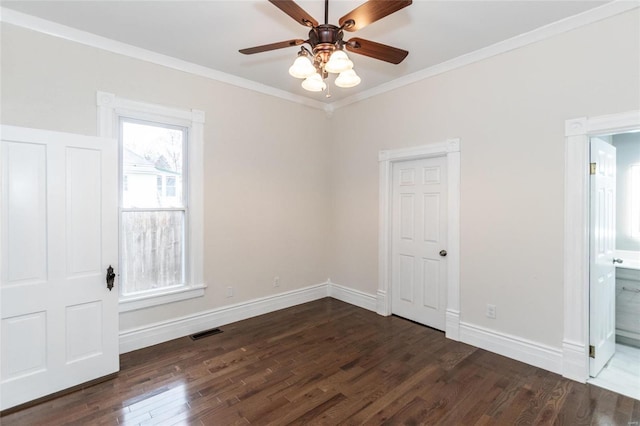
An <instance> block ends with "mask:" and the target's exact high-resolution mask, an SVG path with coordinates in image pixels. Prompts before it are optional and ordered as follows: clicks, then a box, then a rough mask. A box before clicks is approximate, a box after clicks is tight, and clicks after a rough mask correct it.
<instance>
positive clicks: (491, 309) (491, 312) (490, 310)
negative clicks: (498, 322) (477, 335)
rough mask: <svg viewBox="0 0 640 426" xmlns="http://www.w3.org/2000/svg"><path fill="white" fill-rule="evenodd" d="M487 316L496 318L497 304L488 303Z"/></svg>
mask: <svg viewBox="0 0 640 426" xmlns="http://www.w3.org/2000/svg"><path fill="white" fill-rule="evenodd" d="M487 318H493V319H495V318H496V305H491V304H489V303H487Z"/></svg>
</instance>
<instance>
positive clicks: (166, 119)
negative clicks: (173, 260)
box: [96, 91, 207, 312]
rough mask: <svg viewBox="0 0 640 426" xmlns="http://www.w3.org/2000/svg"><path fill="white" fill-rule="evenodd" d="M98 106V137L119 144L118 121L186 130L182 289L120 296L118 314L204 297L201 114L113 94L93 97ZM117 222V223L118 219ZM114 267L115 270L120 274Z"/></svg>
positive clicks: (202, 123)
mask: <svg viewBox="0 0 640 426" xmlns="http://www.w3.org/2000/svg"><path fill="white" fill-rule="evenodd" d="M96 104H97V106H98V117H97V118H98V136H102V137H108V138H112V139H116V140H118V137H119V132H120V130H119V126H120V124H119V123H120V118H121V117H124V118H132V119H136V120H143V121H151V122H157V123H165V124H170V125H175V126H180V127H186V128H187V129H188V135H189V140H188V147H187V150H186V151H187V157H188V158H187V170H186V172H187V173H188V174H189V177H188V179H187V188H186V191H187V193H186V194H184V195H185V199H186V200H187V202H188V203H189V213H188V215H189V217H188V218H187V229H186V242H187V247H186V252H187V256H188V258H187V262H186V264H185V268H186V271H185V280H186V282H185V286H180V287H179V288H176V287H169V288H167V289H165V290H159V291H154V292H149V293H146V294H136V295H133V296H126V297H123V296H120V299H119V302H120V303H119V305H120V312H127V311H133V310H138V309H143V308H147V307H151V306H158V305H163V304H166V303H172V302H176V301H180V300H186V299H190V298H194V297H201V296H203V295H204V290H205V288H206V287H207V286H206V284H205V283H204V241H203V234H204V195H203V194H204V193H203V175H204V165H203V161H202V159H203V148H204V122H205V114H204V111H200V110H195V109H192V110H183V109H177V108H170V107H166V106H162V105H156V104H150V103H145V102H138V101H132V100H128V99H123V98H119V97H117V96H116V95H114V94H113V93H107V92H100V91H98V92H97V94H96ZM118 220H119V219H118ZM119 266H120V265H116V270H117V271H119V270H120V269H119Z"/></svg>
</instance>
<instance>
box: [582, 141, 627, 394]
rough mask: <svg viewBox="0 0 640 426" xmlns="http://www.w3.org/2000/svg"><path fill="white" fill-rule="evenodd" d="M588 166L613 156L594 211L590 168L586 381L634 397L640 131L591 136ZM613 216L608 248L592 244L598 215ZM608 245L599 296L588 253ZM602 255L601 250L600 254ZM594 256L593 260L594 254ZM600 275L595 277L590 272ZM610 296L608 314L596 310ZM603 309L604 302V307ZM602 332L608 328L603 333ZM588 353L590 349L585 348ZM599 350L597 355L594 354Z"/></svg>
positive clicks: (594, 172) (595, 198) (593, 177)
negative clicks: (609, 186)
mask: <svg viewBox="0 0 640 426" xmlns="http://www.w3.org/2000/svg"><path fill="white" fill-rule="evenodd" d="M590 144H591V159H590V161H591V164H592V165H593V164H597V166H596V167H599V166H600V165H599V164H598V163H597V162H598V159H597V158H594V152H595V151H599V152H602V151H603V149H604V150H609V151H610V152H613V157H614V159H615V160H614V167H613V168H612V170H613V175H612V177H613V180H614V183H613V185H614V190H613V191H612V200H611V201H612V202H610V203H608V204H610V205H609V206H606V207H603V208H598V205H599V202H598V200H599V199H600V198H601V197H599V196H598V195H596V194H597V193H598V191H595V187H596V186H598V184H597V183H596V182H599V181H600V180H601V178H600V177H598V175H599V174H601V173H598V171H597V170H594V169H595V167H594V168H592V170H591V191H590V192H591V200H590V204H591V214H590V223H591V226H590V234H591V235H590V241H591V247H590V256H591V265H590V268H591V274H590V275H591V277H590V305H589V311H590V321H589V332H590V346H591V347H590V352H592V353H590V358H591V359H590V364H591V365H590V367H591V368H590V379H589V380H588V381H589V383H592V384H594V385H596V386H599V387H604V388H606V389H609V390H613V391H616V392H619V393H622V394H625V395H627V396H630V397H633V398H636V399H640V297H639V296H640V203H639V201H640V200H639V199H640V132H627V133H619V134H612V135H604V136H599V137H597V138H591V141H590ZM609 209H610V210H611V211H612V212H615V216H614V217H613V218H612V219H613V220H612V222H611V228H613V232H612V233H611V235H610V237H608V238H605V240H610V244H606V243H604V244H601V245H598V244H595V246H594V241H596V240H598V238H599V237H598V234H599V233H601V232H600V230H602V229H605V228H607V226H606V225H602V226H599V225H598V224H599V223H600V222H601V219H602V218H601V217H600V216H601V212H605V211H607V210H609ZM607 245H610V246H611V249H610V250H608V253H607V254H605V255H604V257H605V258H606V259H605V260H606V262H604V263H605V265H604V269H606V270H607V271H610V272H608V273H609V275H611V281H612V282H611V283H610V285H611V288H610V289H609V290H608V291H609V293H610V294H609V295H603V294H602V289H603V287H605V285H604V283H605V281H606V280H599V279H596V278H597V277H595V276H594V271H600V270H601V268H602V266H601V265H600V264H599V263H598V262H596V263H595V264H594V254H598V253H600V250H598V246H599V247H605V246H607ZM602 253H604V251H602ZM596 257H597V256H596ZM595 275H600V274H595ZM609 296H610V297H612V298H613V300H612V302H611V303H612V310H611V311H608V310H606V309H604V310H603V309H602V307H603V301H604V300H606V299H607V297H609ZM605 305H606V304H605ZM607 329H608V330H607ZM604 331H609V332H610V333H611V336H610V337H611V338H610V342H608V345H609V346H610V347H609V349H610V353H607V351H606V350H605V347H606V346H607V345H600V344H599V343H601V342H602V341H604V340H605V339H600V338H599V336H604V333H603V332H604ZM591 349H592V350H591ZM601 350H602V352H603V353H602V354H600V353H598V352H600V351H601Z"/></svg>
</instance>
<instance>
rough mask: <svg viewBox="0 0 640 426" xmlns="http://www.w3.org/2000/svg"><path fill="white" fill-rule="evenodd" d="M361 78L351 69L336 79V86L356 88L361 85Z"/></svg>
mask: <svg viewBox="0 0 640 426" xmlns="http://www.w3.org/2000/svg"><path fill="white" fill-rule="evenodd" d="M360 81H362V80H361V79H360V77H359V76H358V74H356V72H355V71H354V70H353V69H349V70H346V71H343V72H341V73H340V75H339V76H338V77H337V78H336V86H338V87H342V88H345V89H348V88H349V87H355V86H357V85H358V84H360Z"/></svg>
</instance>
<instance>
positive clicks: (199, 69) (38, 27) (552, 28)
mask: <svg viewBox="0 0 640 426" xmlns="http://www.w3.org/2000/svg"><path fill="white" fill-rule="evenodd" d="M639 7H640V1H638V0H614V1H612V2H610V3H606V4H604V5H602V6H599V7H596V8H594V9H591V10H587V11H585V12H583V13H580V14H578V15H574V16H570V17H568V18H565V19H562V20H560V21H557V22H553V23H551V24H548V25H545V26H543V27H540V28H537V29H535V30H532V31H529V32H527V33H524V34H521V35H518V36H516V37H512V38H510V39H507V40H504V41H501V42H499V43H495V44H493V45H491V46H487V47H484V48H482V49H479V50H476V51H474V52H471V53H468V54H465V55H462V56H459V57H457V58H454V59H451V60H449V61H446V62H443V63H440V64H438V65H434V66H432V67H429V68H425V69H423V70H420V71H417V72H414V73H412V74H409V75H406V76H404V77H400V78H398V79H395V80H392V81H390V82H388V83H385V84H381V85H379V86H377V87H374V88H372V89H369V90H366V91H363V92H360V93H357V94H355V95H353V96H349V97H347V98H344V99H342V100H339V101H335V102H331V103H325V102H320V101H316V100H314V99H309V98H306V97H304V96H300V95H295V94H293V93H289V92H286V91H284V90H280V89H276V88H274V87H271V86H267V85H265V84H261V83H257V82H255V81H252V80H247V79H244V78H241V77H237V76H234V75H231V74H227V73H224V72H221V71H218V70H214V69H212V68H207V67H204V66H202V65H197V64H194V63H192V62H188V61H184V60H182V59H177V58H174V57H171V56H167V55H163V54H160V53H156V52H153V51H150V50H147V49H142V48H140V47H136V46H132V45H130V44H126V43H122V42H119V41H115V40H112V39H109V38H106V37H102V36H98V35H95V34H91V33H89V32H86V31H81V30H78V29H75V28H71V27H68V26H66V25H61V24H58V23H55V22H51V21H47V20H45V19H41V18H37V17H35V16H31V15H27V14H25V13H21V12H17V11H14V10H11V9H7V8H4V7H0V22H6V23H8V24H12V25H16V26H20V27H23V28H27V29H30V30H33V31H37V32H41V33H43V34H48V35H51V36H54V37H59V38H62V39H65V40H70V41H74V42H76V43H80V44H84V45H86V46H91V47H95V48H98V49H102V50H106V51H109V52H112V53H117V54H120V55H124V56H129V57H132V58H135V59H140V60H143V61H146V62H151V63H154V64H157V65H162V66H165V67H168V68H172V69H175V70H179V71H183V72H187V73H190V74H194V75H197V76H200V77H206V78H209V79H212V80H216V81H220V82H222V83H226V84H230V85H233V86H236V87H241V88H244V89H248V90H253V91H255V92H259V93H262V94H265V95H270V96H275V97H277V98H280V99H284V100H288V101H291V102H295V103H298V104H301V105H305V106H308V107H311V108H315V109H319V110H321V111H324V112H325V114H326V116H327V117H329V118H330V117H331V115H332V114H333V112H334V111H335V110H337V109H339V108H342V107H344V106H347V105H350V104H353V103H356V102H359V101H362V100H365V99H368V98H371V97H373V96H377V95H380V94H383V93H386V92H389V91H392V90H395V89H398V88H401V87H404V86H407V85H409V84H413V83H416V82H418V81H420V80H424V79H427V78H430V77H433V76H436V75H439V74H442V73H445V72H448V71H452V70H455V69H457V68H461V67H464V66H467V65H470V64H472V63H474V62H479V61H482V60H484V59H487V58H491V57H493V56H496V55H500V54H502V53H505V52H509V51H511V50H515V49H518V48H520V47H524V46H527V45H529V44H532V43H536V42H538V41H541V40H544V39H547V38H550V37H553V36H556V35H558V34H562V33H565V32H568V31H571V30H573V29H576V28H579V27H582V26H585V25H589V24H592V23H594V22H598V21H601V20H603V19H606V18H609V17H611V16H615V15H618V14H621V13H624V12H627V11H629V10H633V9H637V8H639Z"/></svg>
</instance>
